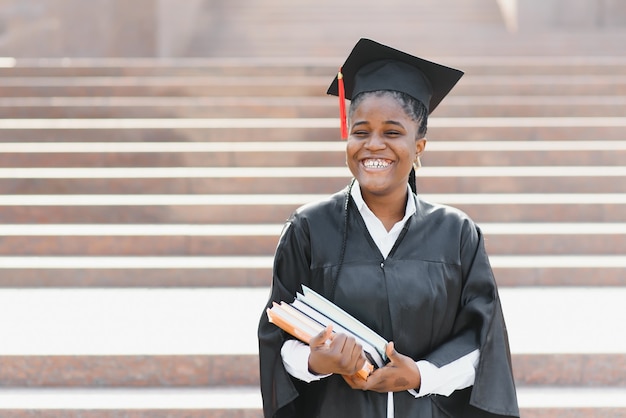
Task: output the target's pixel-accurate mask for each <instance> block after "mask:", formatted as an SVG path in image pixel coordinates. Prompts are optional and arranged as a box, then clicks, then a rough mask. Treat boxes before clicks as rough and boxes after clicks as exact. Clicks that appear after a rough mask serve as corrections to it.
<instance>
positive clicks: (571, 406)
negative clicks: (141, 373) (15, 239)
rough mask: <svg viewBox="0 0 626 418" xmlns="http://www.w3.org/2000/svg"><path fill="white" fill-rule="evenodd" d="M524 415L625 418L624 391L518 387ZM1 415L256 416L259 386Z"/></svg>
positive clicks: (72, 400) (15, 407)
mask: <svg viewBox="0 0 626 418" xmlns="http://www.w3.org/2000/svg"><path fill="white" fill-rule="evenodd" d="M518 399H519V405H520V409H521V412H522V416H524V417H532V418H535V417H537V418H538V417H541V418H552V417H563V416H567V417H571V418H586V417H597V416H604V417H615V418H622V417H626V403H625V402H624V399H626V390H625V389H621V388H620V389H617V388H570V387H554V388H542V389H540V390H538V389H533V388H519V389H518ZM0 404H2V406H1V407H0V411H2V413H3V416H6V417H12V418H21V417H30V416H33V415H32V412H35V411H37V416H38V417H43V418H48V417H58V416H63V417H70V418H74V417H87V418H111V417H124V418H144V417H152V418H155V417H156V418H161V417H173V418H178V417H181V418H182V417H188V418H196V417H198V418H200V417H208V418H214V417H221V418H260V417H261V416H262V414H261V410H260V409H261V397H260V393H259V391H258V389H257V388H255V387H244V388H236V389H233V388H215V389H97V390H94V389H82V390H79V389H71V390H67V389H35V390H28V389H26V390H24V389H4V390H2V391H0Z"/></svg>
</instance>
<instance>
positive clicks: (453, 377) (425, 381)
mask: <svg viewBox="0 0 626 418" xmlns="http://www.w3.org/2000/svg"><path fill="white" fill-rule="evenodd" d="M479 358H480V350H474V351H472V352H471V353H469V354H466V355H465V356H463V357H461V358H460V359H458V360H455V361H453V362H452V363H449V364H446V365H445V366H442V367H437V366H435V365H434V364H432V363H430V362H428V361H426V360H420V361H418V362H416V363H415V364H417V368H418V369H419V371H420V375H421V381H422V382H421V385H420V389H419V391H416V390H409V393H411V394H412V395H413V396H415V397H416V398H419V397H422V396H426V395H443V396H450V394H452V392H454V391H455V390H459V389H464V388H466V387H469V386H472V385H473V384H474V379H475V378H476V367H477V366H478V359H479Z"/></svg>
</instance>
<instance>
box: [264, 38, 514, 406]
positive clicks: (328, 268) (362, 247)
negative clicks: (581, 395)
mask: <svg viewBox="0 0 626 418" xmlns="http://www.w3.org/2000/svg"><path fill="white" fill-rule="evenodd" d="M342 68H343V75H342V76H338V78H336V79H335V80H334V81H333V83H332V84H331V86H330V88H329V90H328V93H329V94H334V95H338V96H339V97H340V98H341V99H340V105H343V104H344V103H342V102H343V97H344V94H345V98H347V99H350V100H352V104H351V108H350V111H349V112H348V115H349V117H348V121H342V123H343V122H346V125H347V126H346V128H348V129H346V133H347V134H348V138H347V144H346V162H347V165H348V167H349V169H350V171H351V173H352V175H353V177H354V179H353V180H352V183H351V184H350V185H349V186H348V187H346V188H345V189H344V190H343V191H341V192H338V193H336V194H334V195H332V196H330V197H329V198H327V199H325V200H322V201H318V202H314V203H311V204H308V205H305V206H303V207H301V208H300V209H298V210H296V212H295V213H294V214H293V215H292V216H291V217H290V219H289V220H288V222H287V223H286V225H285V226H284V228H283V232H282V235H281V237H280V241H279V243H278V247H277V249H276V254H275V258H274V268H273V279H272V280H273V282H272V292H271V294H270V297H269V300H268V303H267V307H271V306H272V304H273V303H274V302H281V301H286V302H288V303H290V302H292V301H293V300H294V297H295V295H296V293H300V292H302V286H307V287H309V288H311V289H313V290H315V291H316V292H318V293H320V294H322V295H323V296H325V297H326V298H327V299H330V300H331V301H333V302H334V303H335V304H336V305H338V306H340V307H341V308H342V309H343V310H345V311H346V312H348V313H349V314H351V315H352V316H354V317H355V318H357V319H358V320H360V321H361V322H362V323H364V324H365V325H366V326H368V327H369V328H371V329H372V330H373V331H375V332H376V333H377V334H379V335H380V336H382V337H383V338H384V339H385V340H387V341H389V344H387V346H386V355H387V357H388V360H389V361H388V362H387V363H386V364H385V365H384V366H382V367H380V368H378V369H375V370H374V371H373V372H372V373H371V374H370V375H369V376H368V377H367V379H366V380H364V379H362V378H358V377H356V375H355V373H356V372H357V371H358V370H361V368H362V366H363V364H364V363H365V361H366V357H365V355H364V353H363V350H362V347H361V345H360V344H359V343H358V342H357V341H356V340H355V338H354V337H349V336H347V335H345V334H341V333H335V332H333V330H332V328H330V327H328V328H326V329H325V330H324V331H322V332H321V333H320V334H319V335H317V336H315V337H313V338H312V339H311V340H310V342H309V345H305V344H303V343H301V342H299V341H296V340H294V339H292V338H290V337H289V336H288V335H287V334H286V333H284V332H283V331H281V330H280V329H279V328H277V327H276V326H274V325H273V324H272V323H270V322H269V321H268V318H267V317H266V316H265V314H263V315H262V317H261V320H260V323H259V329H258V338H259V355H260V370H261V393H262V395H263V410H264V415H265V417H266V418H270V417H294V416H297V417H325V418H327V417H330V418H333V417H337V418H339V417H341V418H344V417H348V418H350V417H359V418H375V417H376V418H379V417H387V418H393V417H408V416H415V417H418V416H419V417H432V418H442V417H470V416H471V417H478V418H495V417H503V416H512V417H519V410H518V406H517V399H516V394H515V385H514V380H513V375H512V371H511V360H510V353H509V347H508V336H507V333H506V327H505V324H504V319H503V315H502V311H501V307H500V300H499V296H498V290H497V287H496V283H495V280H494V277H493V273H492V270H491V266H490V264H489V259H488V257H487V254H486V251H485V248H484V239H483V235H482V232H481V230H480V229H479V228H478V227H477V226H476V225H475V224H474V222H473V221H472V220H471V219H470V218H469V217H468V216H467V215H466V214H464V213H462V212H461V211H459V210H456V209H454V208H451V207H449V206H444V205H441V204H435V203H430V202H428V201H426V200H424V199H423V198H422V197H421V196H419V195H417V194H416V189H415V181H414V175H415V172H414V167H419V156H420V155H421V154H422V152H424V149H425V146H426V137H425V135H426V126H427V119H428V114H430V112H432V111H433V110H434V109H435V107H436V106H437V105H438V104H439V103H440V102H441V100H442V99H443V98H444V97H445V96H446V95H447V94H448V92H449V91H450V90H451V89H452V87H453V86H454V85H455V84H456V82H457V81H458V80H459V79H460V78H461V76H462V74H463V73H462V72H461V71H459V70H455V69H452V68H448V67H444V66H441V65H439V64H436V63H432V62H429V61H425V60H423V59H421V58H417V57H414V56H412V55H409V54H406V53H404V52H401V51H398V50H395V49H393V48H389V47H387V46H385V45H381V44H379V43H376V42H373V41H370V40H367V39H362V40H361V41H359V42H358V43H357V45H356V46H355V48H354V50H353V51H352V53H351V54H350V56H349V57H348V59H347V60H346V62H345V64H344V65H343V67H342ZM340 74H341V73H340ZM340 79H341V80H342V82H341V83H340V82H339V80H340ZM342 87H343V88H345V91H342V90H341V89H342ZM340 114H341V115H344V112H343V111H340Z"/></svg>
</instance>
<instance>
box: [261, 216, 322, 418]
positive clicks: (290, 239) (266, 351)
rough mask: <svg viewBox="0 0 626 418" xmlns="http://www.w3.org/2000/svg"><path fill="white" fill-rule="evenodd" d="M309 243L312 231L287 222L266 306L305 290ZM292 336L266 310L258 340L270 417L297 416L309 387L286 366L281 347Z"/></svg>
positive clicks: (263, 391) (265, 403)
mask: <svg viewBox="0 0 626 418" xmlns="http://www.w3.org/2000/svg"><path fill="white" fill-rule="evenodd" d="M308 242H309V240H308V234H306V231H304V230H303V228H300V227H297V226H295V225H294V224H293V223H292V220H290V221H289V222H287V223H286V224H285V226H284V228H283V232H282V234H281V237H280V240H279V242H278V246H277V248H276V254H275V257H274V268H273V277H272V285H271V290H270V296H269V299H268V302H267V305H266V308H267V307H270V306H271V305H272V302H280V301H287V302H291V301H293V299H294V296H295V294H296V292H300V291H301V284H300V283H301V279H304V278H303V275H306V274H308V273H307V272H308V271H309V264H310V261H309V260H308V256H307V254H308V253H309V252H308V250H307V248H308V245H309V244H308ZM288 338H290V337H289V336H288V335H287V334H286V333H285V332H283V331H282V330H281V329H280V328H278V327H277V326H275V325H274V324H272V323H270V322H269V320H268V318H267V315H266V313H265V311H264V312H263V313H262V315H261V318H260V321H259V327H258V339H259V367H260V380H261V394H262V397H263V414H264V416H265V417H266V418H269V417H281V416H294V411H293V408H294V401H295V400H296V399H297V398H298V397H299V394H300V392H301V391H303V390H306V389H305V388H304V387H303V385H304V384H305V383H304V382H301V383H299V382H298V381H297V379H294V378H292V377H291V376H290V375H289V374H288V373H287V371H286V369H285V367H284V364H283V361H282V357H281V354H280V350H281V348H282V345H283V343H284V341H285V340H286V339H288Z"/></svg>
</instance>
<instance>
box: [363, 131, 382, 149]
mask: <svg viewBox="0 0 626 418" xmlns="http://www.w3.org/2000/svg"><path fill="white" fill-rule="evenodd" d="M385 147H387V143H386V142H385V138H383V137H382V136H380V135H378V134H376V133H374V134H372V135H370V137H369V138H368V139H367V142H366V143H365V148H367V149H370V150H379V149H384V148H385Z"/></svg>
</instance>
